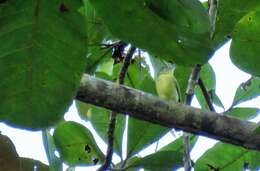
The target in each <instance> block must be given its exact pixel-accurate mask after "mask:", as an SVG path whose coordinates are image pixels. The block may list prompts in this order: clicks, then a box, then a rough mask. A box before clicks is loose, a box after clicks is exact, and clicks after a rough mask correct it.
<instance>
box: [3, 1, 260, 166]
mask: <svg viewBox="0 0 260 171" xmlns="http://www.w3.org/2000/svg"><path fill="white" fill-rule="evenodd" d="M259 9H260V2H259V1H258V0H250V1H248V0H219V1H218V6H217V8H216V9H215V10H216V11H217V16H216V18H214V16H210V15H209V14H208V5H207V4H205V3H204V4H202V3H201V2H200V1H198V0H182V1H180V0H160V1H157V0H124V1H122V0H44V1H40V0H0V77H1V82H0V89H1V91H0V97H1V100H0V121H2V122H5V123H6V124H9V125H12V126H15V127H17V128H19V129H28V130H42V131H43V140H44V144H45V149H46V153H47V156H48V160H49V164H50V165H49V166H47V165H45V164H43V163H40V162H39V161H35V160H33V159H26V158H22V157H19V156H18V154H17V153H16V150H15V147H14V145H13V144H12V142H11V141H10V140H9V139H8V138H7V137H6V136H3V135H0V149H1V150H0V151H1V154H0V167H4V168H8V169H7V170H24V171H25V170H30V169H33V168H34V167H35V166H37V168H38V170H60V169H61V168H62V167H61V166H62V163H63V162H65V163H66V164H68V165H69V166H70V167H75V166H79V165H85V166H92V165H96V164H100V163H101V162H103V161H104V158H105V155H104V154H103V153H102V152H101V150H100V149H99V147H98V145H97V142H96V141H95V139H94V138H93V135H92V132H90V131H89V130H88V128H86V127H85V126H83V125H80V124H79V123H75V122H68V121H65V120H64V119H62V118H63V116H64V113H65V112H66V111H67V110H68V108H69V106H70V105H71V104H72V102H73V100H74V98H75V95H76V92H77V90H78V87H79V83H80V79H81V76H82V74H83V73H88V74H91V75H93V76H94V77H97V78H103V79H106V80H109V81H113V82H116V80H117V78H118V75H119V72H120V69H121V68H122V62H123V60H124V57H125V53H126V51H127V49H128V47H129V46H135V47H136V48H137V51H136V53H135V54H134V57H133V59H132V61H131V64H130V67H129V69H128V72H127V76H126V78H125V85H127V86H130V87H133V88H135V89H139V90H142V91H144V92H147V93H151V94H153V95H157V92H156V88H155V87H156V86H155V78H154V76H153V75H152V74H151V69H150V67H149V66H148V64H147V62H146V61H147V60H150V61H151V63H152V69H153V71H154V72H155V75H156V73H159V72H160V71H161V70H162V69H163V68H165V67H168V66H169V65H171V66H174V68H175V76H176V80H177V81H178V84H179V88H180V96H181V99H182V102H184V101H183V100H184V99H185V91H186V87H187V85H188V79H189V76H190V73H191V71H192V68H193V67H194V66H195V65H197V64H199V65H202V70H201V76H200V78H201V79H202V80H203V81H204V84H205V87H206V90H207V92H208V94H209V95H210V98H211V100H212V103H213V104H214V105H216V106H219V107H223V104H222V102H221V99H219V97H218V96H217V94H216V92H215V89H216V80H215V73H214V70H213V69H212V67H211V66H210V64H209V63H208V61H209V59H210V58H211V57H212V55H213V54H214V53H215V51H217V50H218V48H220V47H221V46H223V45H224V44H225V43H226V42H227V41H229V40H232V43H231V48H230V56H231V59H232V61H233V62H234V64H235V65H236V66H237V67H238V68H240V69H241V70H243V71H245V72H247V73H249V74H251V75H252V78H251V79H250V80H248V81H247V82H245V83H243V84H241V85H240V86H239V87H238V88H237V91H236V95H235V97H234V101H233V104H232V106H231V107H230V108H229V109H227V110H226V111H225V112H224V114H225V115H231V116H234V117H237V118H240V119H243V120H248V119H249V118H251V117H253V116H256V115H257V114H258V112H259V108H258V109H257V108H248V107H238V106H237V105H238V104H240V103H242V102H245V101H248V100H251V99H253V98H256V97H257V96H259V95H260V78H259V76H260V67H259V63H260V58H259V56H258V55H259V49H258V46H259V40H260V37H259V35H260V34H259V26H260V11H259ZM212 21H215V22H212ZM212 24H215V25H214V26H213V27H212ZM211 35H213V36H211ZM195 95H196V97H197V99H198V101H199V103H200V105H201V108H202V109H205V110H209V107H208V105H207V101H206V100H205V98H204V95H203V92H202V91H201V90H200V89H199V87H196V88H195ZM76 106H77V109H78V112H79V115H80V117H81V118H82V119H83V120H85V121H88V122H90V123H91V124H92V125H93V127H94V129H95V130H96V132H97V133H98V135H99V136H100V137H101V138H102V139H103V140H104V141H105V142H106V143H107V142H108V140H107V137H106V136H107V127H108V122H109V113H110V111H109V110H107V109H103V108H100V107H97V106H94V105H91V104H86V103H82V102H79V101H76ZM144 125H145V126H144ZM50 128H54V134H53V135H52V134H50ZM126 130H127V131H126ZM125 131H126V132H125ZM167 132H174V131H173V130H169V128H165V127H162V126H159V125H155V124H152V123H149V122H145V121H141V120H137V119H134V118H131V117H129V118H127V117H126V116H123V115H120V116H118V119H117V125H116V129H115V140H114V147H115V149H114V152H115V153H116V154H117V155H118V156H119V157H120V158H121V162H120V163H114V167H115V168H117V169H122V168H124V169H125V170H129V171H130V170H137V169H139V168H144V169H146V170H151V171H152V170H156V171H158V170H164V171H167V170H172V169H177V168H179V167H181V166H182V160H183V155H184V154H183V146H182V139H181V137H179V138H176V140H174V141H173V142H171V143H170V144H168V145H167V146H165V147H163V148H162V149H159V150H156V152H155V153H153V154H150V155H148V156H145V157H139V156H137V155H136V154H138V153H139V152H140V151H142V150H143V149H145V148H146V147H148V146H149V145H151V144H153V143H155V142H157V141H158V140H160V139H161V138H162V137H163V136H164V135H165V134H166V133H167ZM124 133H126V135H127V143H126V149H127V150H126V158H124V156H123V134H124ZM196 141H197V137H196V136H195V135H194V136H192V137H191V146H192V147H193V145H194V144H195V143H196ZM55 150H58V151H59V153H60V157H57V156H55V154H54V152H55ZM224 151H225V156H223V152H224ZM2 152H4V154H2ZM5 154H8V155H5ZM220 156H221V157H220ZM2 161H3V162H5V161H8V163H10V165H8V166H6V164H1V162H2ZM161 166H163V167H161ZM259 167H260V154H259V152H255V151H249V150H246V149H243V148H240V147H237V146H233V145H228V144H224V143H221V142H219V143H217V145H215V146H214V147H213V148H211V149H210V150H208V151H207V152H206V153H205V154H204V155H202V156H201V157H200V159H198V161H197V162H196V163H195V166H194V168H195V170H199V171H202V170H210V169H213V170H214V169H221V170H242V169H243V168H250V169H253V170H254V169H256V168H259Z"/></svg>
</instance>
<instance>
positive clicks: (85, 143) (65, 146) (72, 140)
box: [53, 121, 104, 166]
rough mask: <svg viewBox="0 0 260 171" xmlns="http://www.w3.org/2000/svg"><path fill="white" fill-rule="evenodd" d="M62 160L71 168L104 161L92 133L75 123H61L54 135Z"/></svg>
mask: <svg viewBox="0 0 260 171" xmlns="http://www.w3.org/2000/svg"><path fill="white" fill-rule="evenodd" d="M53 138H54V142H55V145H56V147H57V150H58V151H59V153H60V155H61V158H62V159H63V160H64V161H65V162H66V163H67V164H69V165H70V166H75V165H95V164H97V163H99V162H101V161H103V160H104V155H103V153H102V152H101V151H100V149H99V148H98V146H97V144H96V142H95V140H94V138H93V136H92V134H91V132H90V131H89V130H88V129H87V128H86V127H84V126H83V125H80V124H78V123H76V122H73V121H68V122H64V123H61V124H59V125H58V126H57V128H56V129H55V131H54V134H53Z"/></svg>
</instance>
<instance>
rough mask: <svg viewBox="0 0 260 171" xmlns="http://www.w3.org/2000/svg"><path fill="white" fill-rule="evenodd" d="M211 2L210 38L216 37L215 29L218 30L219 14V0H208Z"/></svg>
mask: <svg viewBox="0 0 260 171" xmlns="http://www.w3.org/2000/svg"><path fill="white" fill-rule="evenodd" d="M208 4H209V19H210V30H211V31H210V38H211V39H213V38H214V34H215V30H216V20H217V14H218V4H219V1H218V0H208Z"/></svg>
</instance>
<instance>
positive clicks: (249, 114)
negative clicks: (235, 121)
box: [225, 107, 260, 120]
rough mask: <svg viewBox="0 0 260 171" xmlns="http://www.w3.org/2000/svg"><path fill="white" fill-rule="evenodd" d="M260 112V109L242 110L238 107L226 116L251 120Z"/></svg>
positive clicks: (226, 113)
mask: <svg viewBox="0 0 260 171" xmlns="http://www.w3.org/2000/svg"><path fill="white" fill-rule="evenodd" d="M259 111H260V108H259V109H258V108H242V107H236V108H232V109H230V110H228V111H227V112H225V115H230V116H234V117H237V118H239V119H245V120H247V119H250V118H253V117H255V116H256V115H257V114H258V113H259Z"/></svg>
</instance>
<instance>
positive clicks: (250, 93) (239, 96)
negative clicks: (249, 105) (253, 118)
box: [233, 77, 260, 106]
mask: <svg viewBox="0 0 260 171" xmlns="http://www.w3.org/2000/svg"><path fill="white" fill-rule="evenodd" d="M257 96H260V78H257V77H254V78H250V79H249V80H248V81H246V82H244V83H242V84H240V85H239V87H238V88H237V90H236V94H235V97H234V99H233V106H234V105H237V104H239V103H242V102H245V101H248V100H251V99H254V98H256V97H257Z"/></svg>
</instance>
